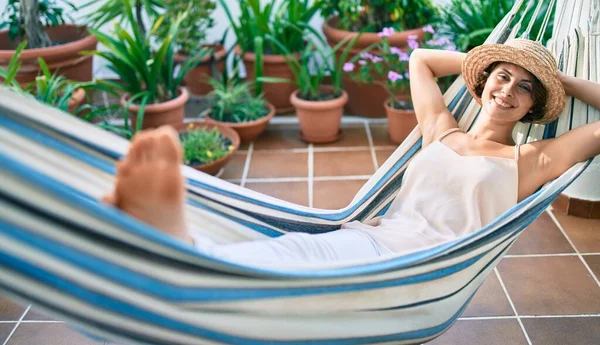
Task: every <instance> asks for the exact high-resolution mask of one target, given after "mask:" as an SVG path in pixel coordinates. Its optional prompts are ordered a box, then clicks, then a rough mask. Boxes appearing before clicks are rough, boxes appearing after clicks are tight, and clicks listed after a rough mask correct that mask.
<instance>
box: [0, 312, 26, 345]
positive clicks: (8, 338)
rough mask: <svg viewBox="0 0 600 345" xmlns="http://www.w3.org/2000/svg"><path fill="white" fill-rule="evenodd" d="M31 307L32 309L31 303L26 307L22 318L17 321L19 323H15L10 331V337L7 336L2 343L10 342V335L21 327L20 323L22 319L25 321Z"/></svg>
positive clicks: (4, 344)
mask: <svg viewBox="0 0 600 345" xmlns="http://www.w3.org/2000/svg"><path fill="white" fill-rule="evenodd" d="M29 309H31V304H30V305H28V306H27V309H25V311H24V312H23V315H21V318H19V321H17V324H16V325H15V327H13V329H12V331H10V333H9V334H8V337H7V338H6V340H5V341H4V343H3V344H2V345H6V344H8V341H9V340H10V337H12V335H13V334H14V333H15V331H16V330H17V327H19V325H20V324H21V321H23V319H24V318H25V315H27V312H29Z"/></svg>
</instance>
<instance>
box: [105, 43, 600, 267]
mask: <svg viewBox="0 0 600 345" xmlns="http://www.w3.org/2000/svg"><path fill="white" fill-rule="evenodd" d="M461 68H462V73H463V77H464V79H465V83H466V86H467V88H468V89H469V91H470V92H471V94H472V95H473V97H474V98H475V99H476V100H477V102H479V103H480V104H482V111H481V114H480V116H479V120H478V122H477V124H476V126H475V128H473V129H472V130H470V131H469V132H468V133H463V132H461V131H460V129H459V128H458V125H457V123H456V121H455V120H454V118H453V116H452V115H451V113H450V111H449V110H448V109H447V108H446V106H445V104H444V102H443V98H442V94H441V92H440V90H439V88H438V86H437V84H436V82H435V78H436V77H442V76H446V75H450V74H456V73H459V72H461ZM410 74H411V90H412V101H413V104H414V107H415V112H416V115H417V120H418V122H419V128H420V130H421V132H422V134H423V150H422V152H420V153H419V154H418V155H417V156H416V157H415V158H414V159H413V161H412V162H411V163H410V165H409V167H408V169H407V171H406V174H405V177H404V181H403V186H402V188H401V190H400V191H399V193H398V195H397V196H396V198H395V199H394V201H393V203H392V205H391V207H390V208H389V209H388V211H387V212H386V214H385V215H384V216H382V217H381V218H380V219H376V220H373V221H371V222H369V224H364V223H360V222H350V223H347V224H345V225H343V226H342V229H341V230H338V231H333V232H330V233H327V234H319V235H308V234H289V235H285V236H282V237H279V238H276V239H268V240H262V241H252V242H243V243H236V244H227V245H218V244H214V243H212V242H210V240H208V239H206V238H203V237H195V238H192V237H191V236H190V235H189V234H188V232H187V229H186V225H185V215H184V207H183V205H184V186H183V178H182V176H181V173H180V170H179V165H180V164H181V156H182V152H181V147H180V145H179V142H178V139H177V135H176V133H175V132H174V131H173V130H172V129H170V128H168V127H165V128H160V129H158V130H155V131H150V132H145V133H141V134H139V135H137V136H136V137H135V138H134V139H133V142H132V145H131V149H130V152H129V154H128V155H127V157H126V159H124V160H123V161H121V162H119V164H118V169H117V182H116V187H115V191H114V193H112V194H110V195H109V196H107V197H106V198H105V201H106V202H109V203H112V204H114V205H116V206H117V207H119V208H121V209H122V210H123V211H125V212H127V213H129V214H130V215H132V216H134V217H136V218H138V219H140V220H142V221H145V222H147V223H149V224H151V225H153V226H155V227H157V228H158V229H160V230H162V231H164V232H166V233H168V234H171V235H173V236H175V237H178V238H180V239H183V240H186V241H189V242H190V243H193V244H194V245H195V246H196V247H198V248H199V249H200V250H202V251H204V252H207V253H212V254H213V255H215V256H217V257H221V258H225V259H230V260H233V261H239V262H242V263H245V264H257V265H261V264H278V265H281V264H284V265H285V264H301V263H315V262H317V263H320V262H340V261H344V262H346V261H348V262H350V261H352V260H365V259H371V258H377V257H380V256H384V255H394V254H399V253H408V252H411V251H416V250H421V249H424V248H427V247H431V246H435V245H439V244H441V243H444V242H446V241H449V240H452V239H455V238H457V237H460V236H463V235H465V234H468V233H471V232H474V231H476V230H478V229H480V228H482V227H483V226H485V225H486V224H488V223H489V222H491V221H492V220H494V219H495V218H496V217H498V216H499V215H500V214H502V213H503V212H505V211H507V210H508V209H509V208H511V207H512V206H514V205H516V203H517V202H518V201H520V200H523V199H524V198H525V197H527V196H528V195H530V194H531V193H533V192H534V191H535V190H536V189H538V188H539V187H540V186H541V185H543V184H544V183H546V182H548V181H550V180H552V179H554V178H556V177H557V176H559V175H561V174H562V173H563V172H565V171H566V170H567V169H569V168H570V167H571V166H573V165H574V164H575V163H577V162H580V161H583V160H586V159H589V158H591V157H594V156H596V155H598V154H600V123H593V124H588V125H586V126H582V127H580V128H577V129H575V130H572V131H570V132H569V133H567V134H565V135H562V136H560V137H559V138H556V139H551V140H542V141H537V142H533V143H530V144H525V145H515V143H514V142H513V139H512V136H511V135H512V131H513V127H514V126H515V124H516V123H517V122H519V121H526V122H535V123H549V122H551V121H553V120H554V119H556V118H557V117H558V116H559V114H560V113H561V111H562V109H563V107H564V104H565V90H566V92H567V93H568V94H569V95H572V96H574V97H577V98H579V99H581V100H582V101H584V102H587V103H589V104H591V105H593V106H595V107H597V108H600V101H599V99H600V97H598V96H599V95H600V85H597V84H594V83H591V82H587V81H584V80H579V79H576V78H572V77H568V76H565V75H563V74H561V73H559V72H558V71H557V69H556V61H555V60H554V58H553V57H552V55H551V54H550V52H548V51H547V50H546V49H545V48H544V47H543V46H542V45H541V44H539V43H536V42H533V41H529V40H524V39H516V40H511V41H509V42H507V43H506V44H504V45H484V46H481V47H478V48H476V49H473V50H472V51H471V52H470V53H469V54H463V53H457V52H447V51H435V50H416V51H414V52H413V54H412V56H411V60H410Z"/></svg>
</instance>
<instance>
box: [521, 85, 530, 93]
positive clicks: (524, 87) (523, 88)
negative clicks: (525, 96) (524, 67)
mask: <svg viewBox="0 0 600 345" xmlns="http://www.w3.org/2000/svg"><path fill="white" fill-rule="evenodd" d="M519 87H520V88H521V90H523V91H525V92H531V87H529V86H528V85H521V86H519Z"/></svg>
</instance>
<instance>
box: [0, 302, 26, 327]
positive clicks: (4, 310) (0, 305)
mask: <svg viewBox="0 0 600 345" xmlns="http://www.w3.org/2000/svg"><path fill="white" fill-rule="evenodd" d="M25 309H27V306H26V305H21V304H20V303H17V302H13V301H12V300H11V299H9V298H8V297H4V296H0V321H18V320H19V318H21V316H22V315H23V312H24V311H25Z"/></svg>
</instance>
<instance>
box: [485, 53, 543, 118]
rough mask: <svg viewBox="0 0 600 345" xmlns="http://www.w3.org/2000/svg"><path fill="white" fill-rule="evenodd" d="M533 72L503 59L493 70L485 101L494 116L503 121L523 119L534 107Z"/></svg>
mask: <svg viewBox="0 0 600 345" xmlns="http://www.w3.org/2000/svg"><path fill="white" fill-rule="evenodd" d="M534 78H535V77H534V76H533V74H531V73H529V71H527V70H526V69H524V68H522V67H520V66H517V65H513V64H511V63H507V62H502V63H500V64H498V65H497V66H496V67H495V68H494V70H493V71H492V73H491V74H490V76H489V78H488V79H487V82H486V83H485V87H484V89H483V93H482V95H481V103H482V105H483V107H484V110H485V112H486V113H487V115H488V116H489V117H490V118H491V120H493V121H496V122H501V123H512V122H516V121H519V120H520V119H521V118H522V117H523V116H525V115H526V114H527V113H528V112H529V111H530V110H531V108H532V107H533V105H534V102H533V80H534Z"/></svg>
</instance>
